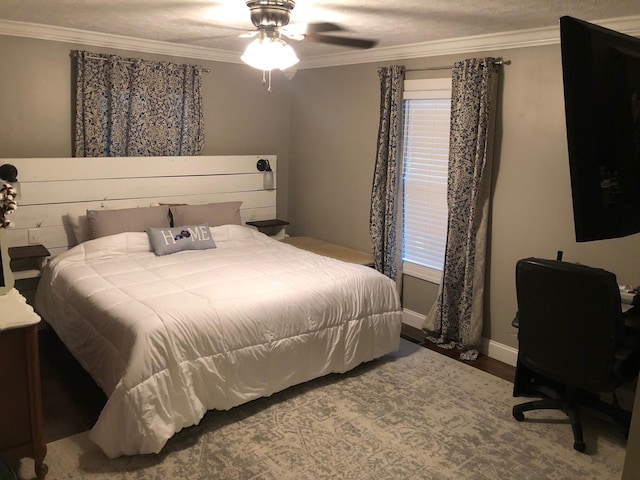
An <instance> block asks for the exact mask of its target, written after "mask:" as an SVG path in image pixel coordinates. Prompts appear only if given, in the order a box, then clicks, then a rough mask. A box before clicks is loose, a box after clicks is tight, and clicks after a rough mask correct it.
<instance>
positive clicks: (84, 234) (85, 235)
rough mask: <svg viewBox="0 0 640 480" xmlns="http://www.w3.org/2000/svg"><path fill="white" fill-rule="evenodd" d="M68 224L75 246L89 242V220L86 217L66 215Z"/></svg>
mask: <svg viewBox="0 0 640 480" xmlns="http://www.w3.org/2000/svg"><path fill="white" fill-rule="evenodd" d="M67 219H68V220H69V224H71V229H72V231H73V237H74V238H75V240H76V245H80V244H81V243H84V242H86V241H87V240H91V238H92V237H91V230H90V229H89V220H87V216H86V215H75V214H73V213H68V214H67Z"/></svg>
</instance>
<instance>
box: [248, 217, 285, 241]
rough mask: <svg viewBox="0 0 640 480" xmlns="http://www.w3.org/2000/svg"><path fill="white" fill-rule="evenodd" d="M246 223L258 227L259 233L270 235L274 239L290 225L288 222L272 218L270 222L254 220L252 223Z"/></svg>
mask: <svg viewBox="0 0 640 480" xmlns="http://www.w3.org/2000/svg"><path fill="white" fill-rule="evenodd" d="M245 223H246V224H247V225H251V226H252V227H256V228H257V229H258V231H259V232H262V233H264V234H265V235H269V236H270V237H274V236H276V235H278V234H280V233H281V232H282V231H283V229H284V227H286V226H287V225H289V222H287V221H286V220H279V219H277V218H272V219H270V220H253V221H251V222H245ZM283 237H284V235H283Z"/></svg>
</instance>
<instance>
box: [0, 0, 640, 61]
mask: <svg viewBox="0 0 640 480" xmlns="http://www.w3.org/2000/svg"><path fill="white" fill-rule="evenodd" d="M563 15H571V16H574V17H577V18H581V19H583V20H587V21H597V20H605V19H612V18H619V17H628V16H638V15H640V0H564V1H563V0H502V1H500V0H403V1H389V0H297V1H296V6H295V8H294V10H293V12H292V15H291V22H292V23H304V22H333V23H337V24H339V25H341V26H342V27H344V28H345V29H347V31H345V32H341V33H340V35H343V36H353V37H360V38H367V39H376V40H379V44H378V45H377V47H376V48H379V47H395V46H401V45H403V46H404V45H410V44H417V43H423V42H434V41H439V40H446V39H453V38H461V37H469V36H477V35H488V34H495V33H500V32H511V31H516V30H527V29H536V28H543V27H557V25H558V18H559V17H561V16H563ZM0 20H9V21H16V22H28V23H35V24H43V25H51V26H57V27H65V28H70V29H77V30H85V31H91V32H99V33H106V34H112V35H119V36H127V37H135V38H141V39H148V40H156V41H162V42H170V43H177V44H183V45H192V46H197V47H205V48H211V49H215V50H221V51H228V52H232V53H234V54H239V53H240V52H242V51H243V50H244V48H245V46H246V45H247V43H248V42H249V41H250V40H248V39H246V38H238V34H239V33H242V32H243V31H248V30H253V25H252V24H251V21H250V17H249V9H248V8H247V6H246V5H245V2H244V0H0ZM290 43H291V44H292V46H294V48H295V49H296V51H297V52H298V55H299V56H300V57H301V58H313V57H317V56H327V55H333V54H339V53H342V52H345V51H347V50H349V49H348V48H346V47H339V46H333V45H325V44H314V43H312V42H310V41H302V42H297V41H290Z"/></svg>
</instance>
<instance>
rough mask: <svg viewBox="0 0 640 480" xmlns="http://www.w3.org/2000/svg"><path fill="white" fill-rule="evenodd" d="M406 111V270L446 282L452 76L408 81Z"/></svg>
mask: <svg viewBox="0 0 640 480" xmlns="http://www.w3.org/2000/svg"><path fill="white" fill-rule="evenodd" d="M403 113H404V133H403V142H404V144H403V152H402V154H403V162H404V165H403V177H402V182H403V194H404V202H403V224H402V260H403V271H404V273H406V274H408V275H411V276H415V277H418V278H422V279H424V280H429V281H432V282H436V283H440V280H441V278H442V269H443V266H444V252H445V245H446V240H447V169H448V160H449V121H450V117H451V80H450V79H448V78H447V79H431V80H406V81H405V82H404V101H403Z"/></svg>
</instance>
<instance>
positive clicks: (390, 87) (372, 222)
mask: <svg viewBox="0 0 640 480" xmlns="http://www.w3.org/2000/svg"><path fill="white" fill-rule="evenodd" d="M404 74H405V67H404V66H402V65H391V66H388V67H380V68H379V69H378V77H379V78H380V124H379V127H378V146H377V152H376V164H375V170H374V175H373V187H372V191H371V212H370V216H369V232H370V236H371V242H372V244H373V258H374V261H375V266H376V269H377V270H378V271H379V272H382V273H384V274H385V275H387V276H388V277H389V278H391V279H392V280H395V281H396V282H398V283H399V282H400V279H401V277H402V275H401V272H400V271H401V257H402V242H401V241H400V244H398V240H399V239H401V238H402V237H401V233H400V232H399V229H400V228H402V222H401V221H399V218H398V217H399V214H400V212H401V211H402V210H401V209H402V192H401V187H402V90H403V87H404V85H403V82H404Z"/></svg>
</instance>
